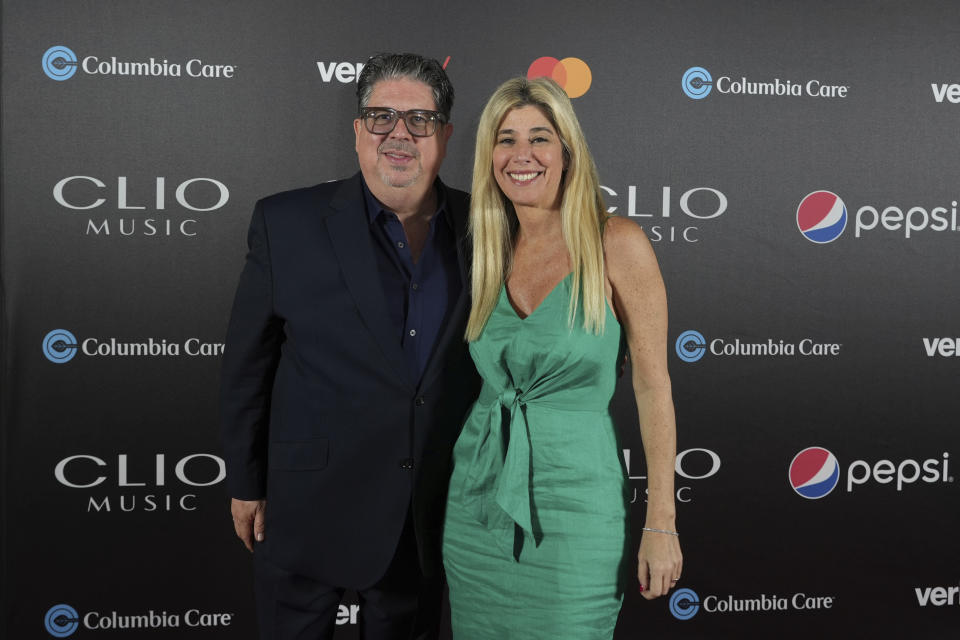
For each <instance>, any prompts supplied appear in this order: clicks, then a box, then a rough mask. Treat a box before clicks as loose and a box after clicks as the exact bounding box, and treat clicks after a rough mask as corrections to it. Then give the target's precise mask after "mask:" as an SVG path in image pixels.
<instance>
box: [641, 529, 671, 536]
mask: <svg viewBox="0 0 960 640" xmlns="http://www.w3.org/2000/svg"><path fill="white" fill-rule="evenodd" d="M640 528H641V529H642V530H643V531H653V532H654V533H665V534H667V535H668V536H677V537H680V534H679V533H677V532H676V531H667V530H666V529H653V528H652V527H640Z"/></svg>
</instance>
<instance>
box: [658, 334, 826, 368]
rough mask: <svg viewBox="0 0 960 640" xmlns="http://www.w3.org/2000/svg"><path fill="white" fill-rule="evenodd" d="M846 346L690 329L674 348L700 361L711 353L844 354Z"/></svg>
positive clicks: (681, 355) (683, 357)
mask: <svg viewBox="0 0 960 640" xmlns="http://www.w3.org/2000/svg"><path fill="white" fill-rule="evenodd" d="M842 346H843V345H842V344H840V343H836V342H818V341H816V340H814V339H813V338H803V339H802V340H800V341H799V342H787V341H785V340H778V339H774V338H767V339H766V340H761V341H760V342H748V341H745V340H741V339H740V338H733V339H732V340H731V339H729V338H713V339H707V338H705V337H704V336H703V334H702V333H700V332H699V331H695V330H693V329H688V330H687V331H684V332H683V333H681V334H680V335H679V336H678V337H677V340H676V342H674V349H675V351H676V353H677V357H678V358H680V359H681V360H683V361H684V362H696V361H698V360H700V359H701V358H703V357H704V355H706V354H707V353H709V354H711V355H714V356H736V357H748V358H749V357H793V356H797V355H799V356H819V357H833V356H839V355H840V349H841V347H842Z"/></svg>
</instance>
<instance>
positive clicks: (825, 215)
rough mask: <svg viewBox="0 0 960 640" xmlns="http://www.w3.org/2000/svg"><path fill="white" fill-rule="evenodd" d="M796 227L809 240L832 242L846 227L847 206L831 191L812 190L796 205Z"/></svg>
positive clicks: (820, 242) (818, 242) (823, 242)
mask: <svg viewBox="0 0 960 640" xmlns="http://www.w3.org/2000/svg"><path fill="white" fill-rule="evenodd" d="M797 227H798V228H799V229H800V233H802V234H803V235H804V237H805V238H806V239H807V240H809V241H810V242H815V243H817V244H827V243H828V242H833V241H834V240H836V239H837V238H839V237H840V234H842V233H843V230H844V229H846V228H847V207H846V205H844V204H843V200H841V199H840V196H838V195H837V194H835V193H833V192H832V191H814V192H813V193H809V194H807V196H806V197H805V198H804V199H803V200H801V201H800V206H799V207H797Z"/></svg>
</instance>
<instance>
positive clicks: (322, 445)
mask: <svg viewBox="0 0 960 640" xmlns="http://www.w3.org/2000/svg"><path fill="white" fill-rule="evenodd" d="M329 446H330V445H329V442H328V440H327V439H326V438H316V439H314V440H294V441H287V442H271V443H270V468H271V469H272V470H274V471H316V470H318V469H323V468H324V467H326V466H327V453H328V450H329Z"/></svg>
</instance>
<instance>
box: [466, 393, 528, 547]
mask: <svg viewBox="0 0 960 640" xmlns="http://www.w3.org/2000/svg"><path fill="white" fill-rule="evenodd" d="M530 395H531V394H530V389H522V388H518V387H515V386H513V385H510V386H507V387H506V388H504V389H502V390H499V391H497V390H495V389H491V388H490V387H489V386H488V385H484V388H483V391H482V392H481V394H480V398H479V399H478V400H477V406H476V407H475V411H481V412H484V411H485V412H486V415H485V417H484V420H483V421H482V427H481V429H482V432H481V433H480V434H479V437H478V438H477V446H476V448H475V450H474V451H473V455H472V457H471V459H470V462H469V465H468V470H467V474H466V481H465V484H464V489H463V501H464V504H465V505H466V507H467V508H468V509H469V510H470V512H471V513H472V514H473V517H474V518H476V519H477V521H478V522H480V523H481V524H483V525H484V526H485V527H486V528H487V529H488V530H489V531H490V533H491V534H492V535H493V536H494V538H495V540H496V541H497V545H498V546H499V547H500V548H501V549H502V550H503V551H504V552H505V553H507V554H508V555H512V556H513V557H514V559H518V558H519V554H520V550H521V548H522V544H523V538H524V537H525V535H530V537H532V538H533V540H534V543H535V544H539V543H540V540H541V539H542V537H543V534H542V532H541V531H540V530H539V526H538V525H537V523H535V521H534V519H535V516H534V513H535V509H534V506H533V494H532V492H531V489H530V480H531V475H532V451H531V448H530V425H529V424H528V422H527V404H528V402H531V399H530V397H529V396H530Z"/></svg>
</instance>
